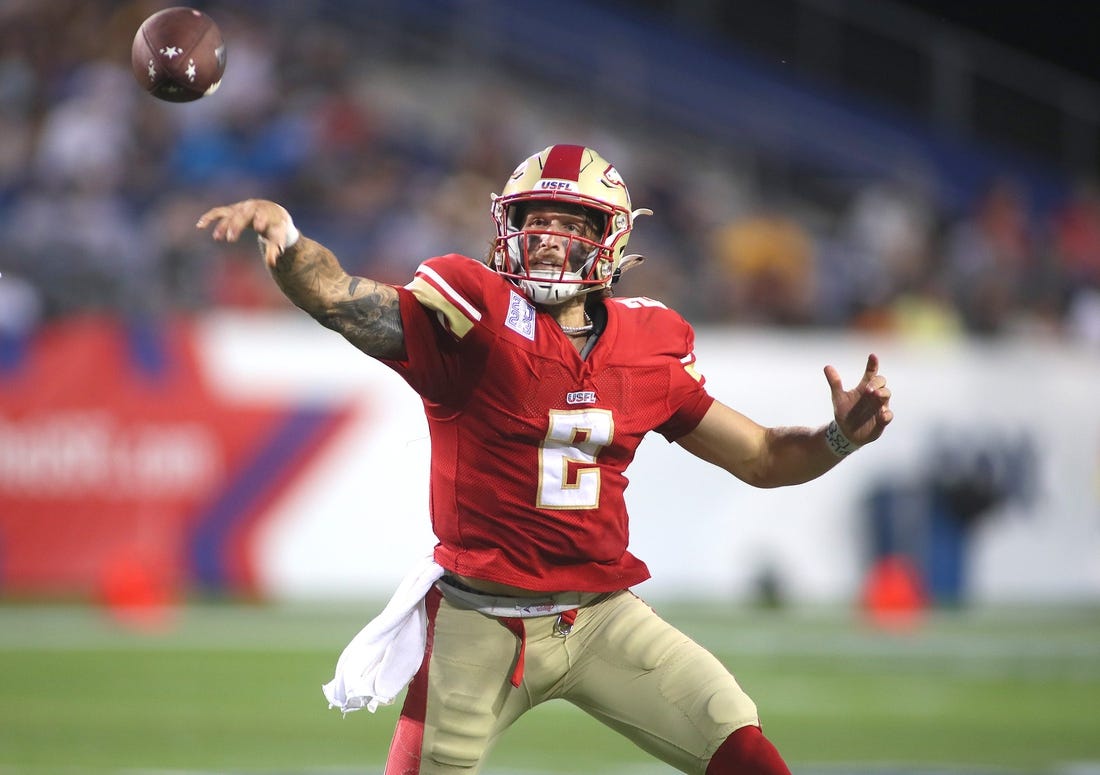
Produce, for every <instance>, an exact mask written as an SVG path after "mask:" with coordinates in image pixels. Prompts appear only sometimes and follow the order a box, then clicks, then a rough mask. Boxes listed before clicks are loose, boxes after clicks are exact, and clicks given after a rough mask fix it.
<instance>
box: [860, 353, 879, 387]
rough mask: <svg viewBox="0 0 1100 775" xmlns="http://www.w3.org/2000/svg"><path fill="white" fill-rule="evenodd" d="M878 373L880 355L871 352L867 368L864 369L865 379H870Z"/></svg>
mask: <svg viewBox="0 0 1100 775" xmlns="http://www.w3.org/2000/svg"><path fill="white" fill-rule="evenodd" d="M876 374H878V356H877V355H875V354H874V353H871V354H870V355H868V356H867V368H866V369H864V370H863V380H864V381H866V380H869V379H871V378H872V377H874V376H875V375H876Z"/></svg>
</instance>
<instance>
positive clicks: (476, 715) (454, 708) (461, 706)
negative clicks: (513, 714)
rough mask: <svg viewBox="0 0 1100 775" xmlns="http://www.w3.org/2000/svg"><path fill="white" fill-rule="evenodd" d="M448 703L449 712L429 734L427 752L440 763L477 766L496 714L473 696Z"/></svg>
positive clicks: (455, 765) (429, 756)
mask: <svg viewBox="0 0 1100 775" xmlns="http://www.w3.org/2000/svg"><path fill="white" fill-rule="evenodd" d="M446 705H447V708H448V711H449V712H448V713H445V714H443V717H442V718H441V719H440V720H439V721H438V722H437V726H436V727H435V729H434V731H433V733H432V734H431V735H430V736H429V737H428V740H427V742H428V745H427V750H426V751H425V754H426V755H427V756H428V758H430V759H431V760H432V761H433V762H436V763H437V764H442V765H446V766H449V767H466V768H473V767H475V766H476V765H477V764H478V763H479V762H480V761H481V758H482V757H483V756H484V755H485V748H486V746H487V744H488V740H489V736H490V734H491V733H492V728H493V715H492V714H491V713H487V712H485V711H482V710H479V709H478V707H477V706H478V703H477V702H475V701H473V700H472V698H463V697H461V696H452V697H450V698H448V700H447V702H446Z"/></svg>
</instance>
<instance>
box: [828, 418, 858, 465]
mask: <svg viewBox="0 0 1100 775" xmlns="http://www.w3.org/2000/svg"><path fill="white" fill-rule="evenodd" d="M825 443H826V444H828V445H829V450H830V451H831V452H832V453H833V454H834V455H836V456H837V457H848V455H850V454H852V453H853V452H855V451H856V450H857V449H859V445H858V444H853V443H852V442H850V441H849V440H848V437H847V436H845V435H844V434H843V433H842V432H841V430H840V426H839V425H837V424H836V420H833V421H832V422H831V423H829V424H828V425H827V426H826V427H825Z"/></svg>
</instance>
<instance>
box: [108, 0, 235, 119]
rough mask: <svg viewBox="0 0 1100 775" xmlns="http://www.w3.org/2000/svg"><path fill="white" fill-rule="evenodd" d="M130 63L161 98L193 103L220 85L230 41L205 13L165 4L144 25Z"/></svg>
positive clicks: (138, 75)
mask: <svg viewBox="0 0 1100 775" xmlns="http://www.w3.org/2000/svg"><path fill="white" fill-rule="evenodd" d="M130 64H131V65H132V66H133V69H134V77H135V78H136V79H137V81H138V83H140V84H141V85H142V87H143V88H144V89H145V90H146V91H147V92H149V93H150V94H152V95H153V96H154V97H156V98H157V99H161V100H165V101H167V102H192V101H194V100H197V99H199V98H200V97H205V96H206V95H208V94H213V93H214V92H215V91H216V90H217V88H218V86H219V85H220V84H221V80H222V74H223V73H225V41H223V40H222V34H221V30H219V29H218V25H217V24H215V23H214V20H213V19H211V18H210V17H209V16H207V15H206V14H204V13H202V12H201V11H197V10H195V9H194V8H165V9H164V10H163V11H158V12H157V13H155V14H153V15H152V16H150V17H149V18H148V19H146V20H145V21H144V22H142V23H141V26H140V27H139V28H138V31H137V34H136V35H134V45H133V47H132V48H131V50H130Z"/></svg>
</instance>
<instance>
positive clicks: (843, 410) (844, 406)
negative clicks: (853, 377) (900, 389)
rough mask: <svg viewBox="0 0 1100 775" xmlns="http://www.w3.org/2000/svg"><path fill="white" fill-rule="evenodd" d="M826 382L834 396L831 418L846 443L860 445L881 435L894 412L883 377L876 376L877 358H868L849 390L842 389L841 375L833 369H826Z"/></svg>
mask: <svg viewBox="0 0 1100 775" xmlns="http://www.w3.org/2000/svg"><path fill="white" fill-rule="evenodd" d="M825 379H826V380H828V382H829V389H830V391H831V392H832V394H833V416H834V417H835V418H836V423H837V425H838V426H840V432H841V433H843V434H844V436H845V437H846V438H847V439H848V441H850V442H852V443H853V444H856V445H858V446H863V445H864V444H870V443H871V442H872V441H874V440H875V439H877V438H878V437H879V436H881V435H882V432H883V431H884V430H886V426H887V425H889V424H890V421H891V420H893V419H894V412H893V410H891V409H890V388H888V387H886V377H884V376H882V375H881V374H879V373H878V356H877V355H875V354H874V353H871V354H870V355H868V356H867V368H866V370H865V371H864V372H863V378H862V379H860V381H859V384H858V385H856V386H855V387H854V388H852V389H851V390H845V389H844V386H843V385H842V384H841V381H840V373H839V372H838V371H837V370H836V369H835V368H834V367H833V366H826V367H825Z"/></svg>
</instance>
